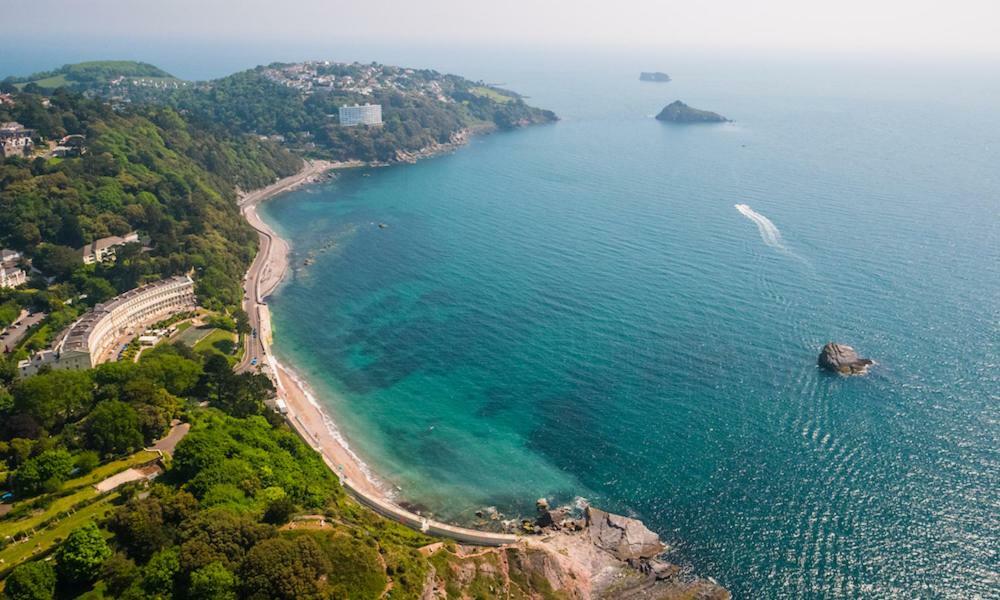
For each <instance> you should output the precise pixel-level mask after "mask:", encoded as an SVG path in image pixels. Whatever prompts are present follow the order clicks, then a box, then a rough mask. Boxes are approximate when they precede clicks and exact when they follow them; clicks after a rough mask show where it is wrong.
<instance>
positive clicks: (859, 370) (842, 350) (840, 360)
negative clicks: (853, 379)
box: [816, 342, 875, 375]
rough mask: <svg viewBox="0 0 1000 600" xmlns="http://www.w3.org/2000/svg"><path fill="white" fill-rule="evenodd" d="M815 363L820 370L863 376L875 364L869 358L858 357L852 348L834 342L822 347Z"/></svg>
mask: <svg viewBox="0 0 1000 600" xmlns="http://www.w3.org/2000/svg"><path fill="white" fill-rule="evenodd" d="M816 362H817V363H818V364H819V366H820V367H821V368H823V369H826V370H827V371H832V372H834V373H839V374H841V375H864V374H865V373H867V372H868V369H869V368H870V367H871V366H872V365H874V364H875V361H874V360H872V359H870V358H861V357H859V356H858V353H857V352H856V351H855V350H854V348H851V347H850V346H846V345H844V344H837V343H834V342H830V343H828V344H827V345H825V346H823V350H821V351H820V353H819V358H818V359H816Z"/></svg>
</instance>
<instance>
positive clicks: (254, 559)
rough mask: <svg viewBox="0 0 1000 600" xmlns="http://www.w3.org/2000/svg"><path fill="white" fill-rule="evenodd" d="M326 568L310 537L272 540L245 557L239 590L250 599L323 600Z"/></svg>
mask: <svg viewBox="0 0 1000 600" xmlns="http://www.w3.org/2000/svg"><path fill="white" fill-rule="evenodd" d="M328 569H329V563H328V561H327V559H326V557H325V556H323V553H322V551H321V550H320V547H319V545H318V544H317V543H316V541H315V540H313V539H312V538H310V537H299V538H296V539H295V540H290V539H288V538H283V537H279V538H271V539H268V540H264V541H263V542H261V543H259V544H257V545H256V546H254V547H253V549H252V550H250V552H249V553H248V554H247V558H246V561H244V563H243V568H242V569H241V580H242V581H243V585H242V590H243V594H245V595H246V596H247V597H249V598H287V599H288V600H294V599H296V598H302V599H309V598H323V597H324V596H325V594H324V591H325V585H324V583H323V582H322V581H320V577H321V576H322V575H323V574H325V573H326V571H327V570H328Z"/></svg>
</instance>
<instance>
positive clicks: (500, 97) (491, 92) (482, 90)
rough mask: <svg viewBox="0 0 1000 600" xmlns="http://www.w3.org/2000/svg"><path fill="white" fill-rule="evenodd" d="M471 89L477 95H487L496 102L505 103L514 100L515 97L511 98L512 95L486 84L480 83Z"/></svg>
mask: <svg viewBox="0 0 1000 600" xmlns="http://www.w3.org/2000/svg"><path fill="white" fill-rule="evenodd" d="M469 91H470V92H471V93H473V94H475V95H476V96H482V97H485V98H489V99H490V100H492V101H494V102H499V103H501V104H503V103H505V102H510V101H511V100H513V98H511V97H510V96H508V95H506V94H501V93H500V92H498V91H496V90H495V89H493V88H490V87H486V86H484V85H480V86H477V87H474V88H472V89H470V90H469Z"/></svg>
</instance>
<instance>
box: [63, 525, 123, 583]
mask: <svg viewBox="0 0 1000 600" xmlns="http://www.w3.org/2000/svg"><path fill="white" fill-rule="evenodd" d="M109 556H111V548H109V547H108V543H107V542H105V541H104V536H102V535H101V532H100V530H99V529H98V528H97V525H96V524H95V523H94V522H93V521H90V522H88V523H87V524H86V525H84V526H83V527H80V528H78V529H74V530H73V531H72V532H71V533H70V534H69V536H67V537H66V541H64V542H63V543H62V545H60V546H59V549H58V550H56V573H57V574H58V575H59V582H60V584H63V585H66V586H67V587H72V586H76V585H81V584H88V583H90V582H92V581H94V580H95V579H97V576H98V574H100V572H101V566H102V565H103V564H104V561H105V560H107V559H108V557H109Z"/></svg>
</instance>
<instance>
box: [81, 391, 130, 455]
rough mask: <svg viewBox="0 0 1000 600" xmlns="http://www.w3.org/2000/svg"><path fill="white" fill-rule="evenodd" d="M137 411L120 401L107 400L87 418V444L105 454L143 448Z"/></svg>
mask: <svg viewBox="0 0 1000 600" xmlns="http://www.w3.org/2000/svg"><path fill="white" fill-rule="evenodd" d="M142 441H143V437H142V432H141V431H140V430H139V417H138V416H137V415H136V412H135V410H134V409H133V408H132V407H131V406H129V405H128V404H125V403H124V402H121V401H119V400H105V401H104V402H101V403H100V404H98V405H97V406H96V407H95V408H94V410H93V411H91V413H90V416H89V417H88V418H87V444H88V446H89V447H90V448H93V449H94V450H97V451H99V452H103V453H105V454H122V453H125V452H131V451H133V450H135V449H137V448H141V447H142Z"/></svg>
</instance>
